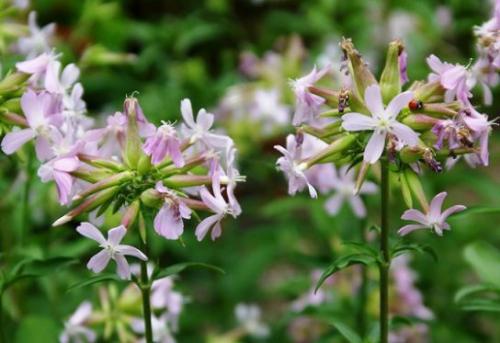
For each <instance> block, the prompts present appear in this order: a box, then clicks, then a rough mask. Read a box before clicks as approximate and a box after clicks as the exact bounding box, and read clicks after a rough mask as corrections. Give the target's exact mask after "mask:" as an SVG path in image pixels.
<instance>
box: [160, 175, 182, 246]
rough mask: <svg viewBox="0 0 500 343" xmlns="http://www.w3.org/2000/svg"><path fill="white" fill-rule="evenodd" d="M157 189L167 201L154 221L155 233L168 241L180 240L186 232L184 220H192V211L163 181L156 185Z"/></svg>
mask: <svg viewBox="0 0 500 343" xmlns="http://www.w3.org/2000/svg"><path fill="white" fill-rule="evenodd" d="M155 189H156V191H158V192H159V193H160V194H161V195H162V196H163V198H164V201H165V202H164V204H163V206H162V207H161V209H160V211H159V212H158V214H157V215H156V217H155V219H154V228H155V231H156V232H157V233H158V234H159V235H161V236H163V237H165V238H167V239H178V238H179V237H180V236H181V235H182V233H183V232H184V222H183V221H182V219H183V218H184V219H190V218H191V209H190V208H189V207H188V206H187V205H186V204H185V203H184V202H183V201H182V200H181V199H180V198H179V197H178V196H177V195H176V194H175V193H174V192H173V191H171V190H170V189H168V188H167V187H165V186H164V185H163V184H162V183H161V181H159V182H158V183H157V184H156V186H155Z"/></svg>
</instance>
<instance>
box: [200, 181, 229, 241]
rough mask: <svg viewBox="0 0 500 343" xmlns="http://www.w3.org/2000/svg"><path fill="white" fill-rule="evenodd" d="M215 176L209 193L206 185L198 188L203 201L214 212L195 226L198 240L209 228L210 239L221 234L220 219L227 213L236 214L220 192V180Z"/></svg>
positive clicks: (201, 238)
mask: <svg viewBox="0 0 500 343" xmlns="http://www.w3.org/2000/svg"><path fill="white" fill-rule="evenodd" d="M217 179H218V178H217V177H214V178H213V181H212V192H213V194H210V192H209V191H208V189H207V188H206V187H203V188H202V189H201V190H200V197H201V200H203V203H204V204H205V205H206V206H207V207H208V208H209V209H210V210H211V211H213V212H214V214H213V215H211V216H209V217H207V218H205V219H203V220H202V221H201V223H199V224H198V226H197V227H196V231H195V234H196V238H197V239H198V241H201V240H203V238H204V237H205V236H206V234H207V233H208V231H209V230H210V229H211V230H212V234H211V238H212V240H215V239H216V238H218V237H220V235H221V234H222V227H221V221H222V219H223V218H224V217H225V216H226V215H227V214H231V215H232V216H233V217H235V216H236V214H235V211H234V209H233V208H232V207H231V206H230V205H229V204H228V203H227V202H226V200H225V199H224V197H223V196H222V193H221V188H220V182H219V181H218V180H217Z"/></svg>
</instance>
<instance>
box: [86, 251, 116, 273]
mask: <svg viewBox="0 0 500 343" xmlns="http://www.w3.org/2000/svg"><path fill="white" fill-rule="evenodd" d="M110 259H111V255H110V254H109V252H108V251H107V250H101V251H100V252H98V253H97V254H95V255H94V256H92V258H91V259H90V260H89V262H88V263H87V268H88V269H90V270H92V271H93V272H94V273H100V272H102V271H103V270H104V268H106V266H107V265H108V263H109V260H110Z"/></svg>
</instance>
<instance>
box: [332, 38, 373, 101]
mask: <svg viewBox="0 0 500 343" xmlns="http://www.w3.org/2000/svg"><path fill="white" fill-rule="evenodd" d="M340 47H341V48H342V51H343V52H344V55H345V57H346V58H347V60H348V67H349V72H350V74H351V75H352V78H353V80H354V84H355V86H356V92H357V94H358V96H360V97H361V98H362V97H363V96H364V94H365V89H366V87H368V86H370V85H372V84H375V83H377V80H376V79H375V77H374V76H373V74H372V73H371V71H370V70H369V69H368V66H367V65H366V63H365V61H363V58H362V57H361V54H360V53H359V52H358V50H356V49H355V48H354V45H353V44H352V41H351V40H350V39H345V38H343V39H342V42H341V43H340Z"/></svg>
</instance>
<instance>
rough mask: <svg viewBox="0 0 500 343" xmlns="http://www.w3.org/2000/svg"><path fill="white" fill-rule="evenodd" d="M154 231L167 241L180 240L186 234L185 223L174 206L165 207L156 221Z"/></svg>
mask: <svg viewBox="0 0 500 343" xmlns="http://www.w3.org/2000/svg"><path fill="white" fill-rule="evenodd" d="M153 226H154V229H155V231H156V232H157V233H158V234H159V235H160V236H163V237H165V238H166V239H178V238H179V237H180V236H181V235H182V233H183V232H184V223H183V221H182V219H181V218H180V215H179V214H178V213H176V211H175V210H174V208H173V207H172V206H169V205H167V204H165V205H163V206H162V208H161V209H160V211H158V214H157V215H156V217H155V219H154V225H153Z"/></svg>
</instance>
